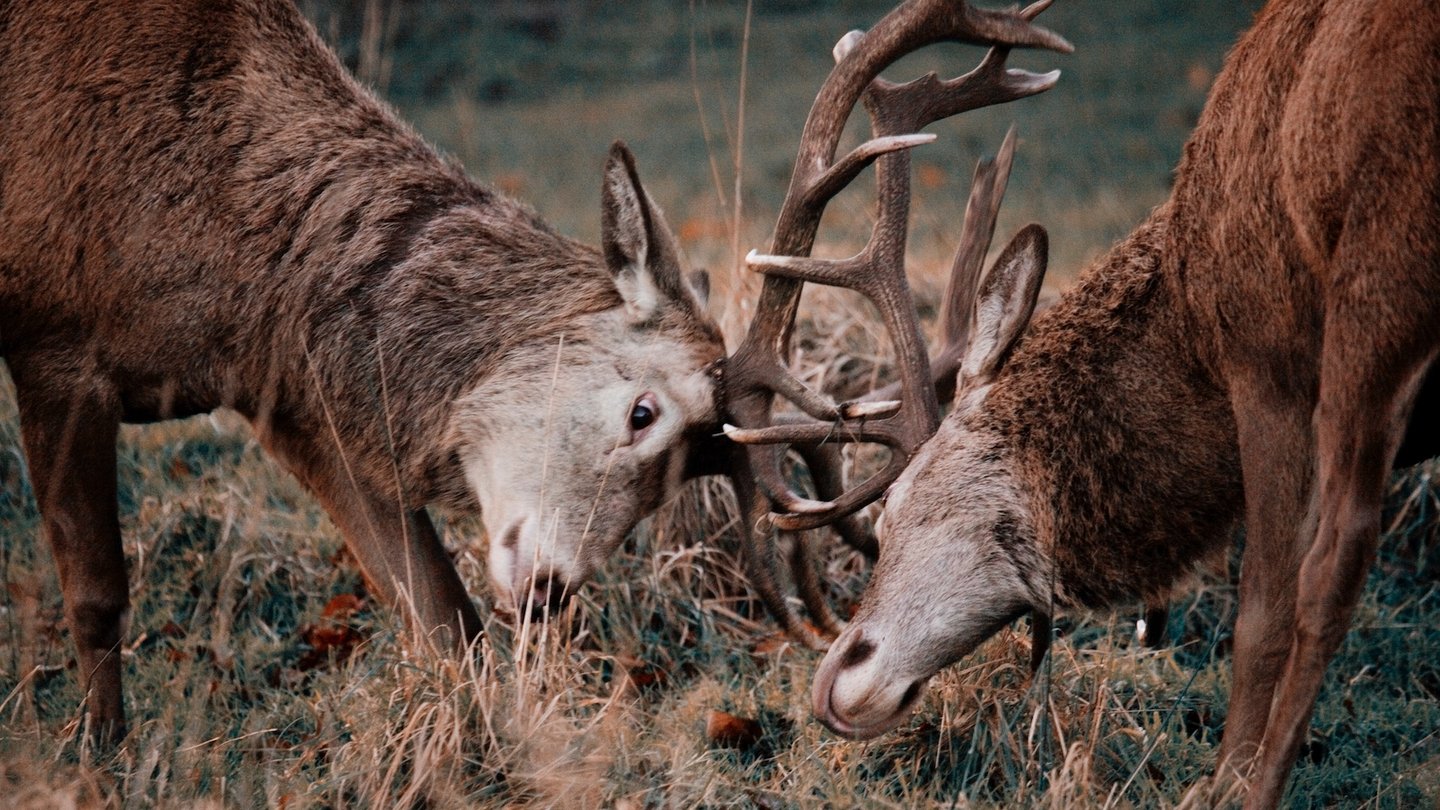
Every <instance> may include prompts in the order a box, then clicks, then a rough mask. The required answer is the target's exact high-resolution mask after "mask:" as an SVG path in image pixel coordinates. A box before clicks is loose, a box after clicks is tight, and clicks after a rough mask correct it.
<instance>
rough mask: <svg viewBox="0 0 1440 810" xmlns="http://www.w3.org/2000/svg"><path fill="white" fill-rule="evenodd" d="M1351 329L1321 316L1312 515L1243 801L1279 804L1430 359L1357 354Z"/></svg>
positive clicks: (1365, 562)
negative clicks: (1290, 635) (1282, 657)
mask: <svg viewBox="0 0 1440 810" xmlns="http://www.w3.org/2000/svg"><path fill="white" fill-rule="evenodd" d="M1337 333H1338V334H1337ZM1354 334H1363V332H1356V331H1347V330H1343V329H1332V328H1331V323H1330V322H1327V336H1330V337H1331V340H1333V344H1332V342H1331V340H1327V345H1326V352H1325V354H1324V355H1323V362H1324V365H1323V368H1322V371H1321V384H1320V404H1319V407H1318V409H1317V410H1316V413H1315V434H1316V454H1317V458H1318V462H1319V463H1318V473H1317V477H1318V481H1317V484H1318V492H1319V503H1318V517H1319V521H1318V525H1317V527H1316V532H1315V537H1314V542H1313V544H1312V545H1310V547H1309V549H1308V550H1307V552H1306V554H1305V558H1304V562H1303V564H1302V566H1301V568H1300V589H1299V591H1300V594H1299V598H1298V600H1297V605H1296V612H1295V639H1294V645H1293V647H1292V648H1291V650H1290V654H1289V660H1288V661H1287V663H1286V667H1285V672H1284V676H1283V677H1282V679H1281V681H1280V686H1279V689H1278V691H1277V693H1276V696H1275V701H1274V704H1273V707H1272V708H1271V712H1270V718H1269V723H1268V724H1267V726H1266V730H1265V741H1264V745H1263V746H1262V752H1261V759H1260V768H1259V771H1258V773H1257V780H1256V783H1255V785H1254V786H1253V787H1252V789H1251V793H1250V795H1249V796H1248V797H1247V799H1246V807H1247V808H1252V810H1254V809H1255V808H1272V807H1275V806H1277V805H1278V804H1279V801H1280V797H1281V794H1282V793H1283V791H1284V788H1285V781H1286V778H1287V777H1288V776H1289V773H1290V769H1291V767H1292V766H1293V765H1294V762H1295V758H1296V756H1297V755H1298V753H1299V750H1300V745H1301V743H1303V742H1304V740H1305V736H1306V733H1307V731H1308V730H1309V727H1310V716H1311V713H1312V712H1313V711H1314V708H1315V699H1316V697H1317V695H1318V694H1319V692H1320V686H1321V684H1322V683H1323V681H1324V678H1325V669H1326V667H1327V666H1328V665H1329V663H1330V659H1331V658H1332V657H1333V656H1334V654H1335V651H1336V650H1337V649H1338V648H1339V646H1340V642H1341V641H1342V640H1344V638H1345V634H1346V632H1347V631H1348V630H1349V628H1350V619H1351V615H1352V613H1353V612H1354V608H1355V603H1356V602H1357V601H1358V600H1359V598H1360V593H1361V591H1362V590H1363V588H1364V585H1365V576H1366V573H1367V572H1368V571H1369V570H1370V567H1371V564H1372V563H1373V562H1374V560H1375V547H1376V543H1377V541H1378V539H1379V534H1380V504H1381V500H1382V498H1383V496H1384V490H1385V481H1386V478H1387V475H1388V473H1389V470H1390V465H1391V462H1392V460H1393V459H1394V457H1395V451H1396V448H1397V447H1398V446H1399V444H1400V440H1401V438H1402V436H1403V435H1404V430H1405V423H1406V419H1407V418H1408V416H1409V413H1410V410H1411V404H1412V402H1413V401H1414V395H1415V392H1416V390H1417V389H1418V387H1419V384H1420V380H1421V378H1422V376H1423V373H1424V368H1425V365H1427V364H1428V363H1424V364H1419V367H1418V368H1414V367H1412V368H1408V369H1406V368H1403V366H1401V364H1400V363H1394V364H1383V363H1382V364H1377V363H1376V362H1375V359H1374V358H1373V357H1363V358H1356V357H1355V356H1354V355H1355V354H1356V353H1357V352H1361V351H1365V350H1366V348H1367V347H1370V341H1365V340H1354V339H1353V338H1349V339H1347V338H1346V337H1345V336H1347V335H1354ZM1372 350H1373V349H1372ZM1387 366H1388V367H1387ZM1396 366H1401V368H1400V369H1398V371H1399V373H1396V371H1397V369H1396ZM1397 381H1398V382H1397Z"/></svg>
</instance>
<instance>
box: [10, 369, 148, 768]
mask: <svg viewBox="0 0 1440 810" xmlns="http://www.w3.org/2000/svg"><path fill="white" fill-rule="evenodd" d="M11 368H12V371H14V374H15V381H16V390H17V400H18V405H19V410H20V435H21V441H22V443H23V445H24V448H25V458H26V461H27V463H28V465H29V468H30V483H31V486H32V487H33V488H34V490H35V501H36V504H37V505H38V506H39V508H40V515H41V518H42V521H43V523H44V526H45V536H46V538H47V539H48V540H49V543H50V550H51V553H52V554H54V555H55V567H56V569H57V570H58V571H59V574H60V590H61V593H62V595H63V597H64V601H65V620H66V622H67V623H68V624H69V626H70V637H71V639H72V640H73V641H74V643H75V654H76V660H77V663H78V665H79V673H80V687H81V689H83V690H84V691H85V704H86V707H87V709H88V710H89V714H90V724H91V725H90V731H91V734H92V735H93V736H94V737H95V738H97V739H99V740H102V741H106V742H118V741H119V740H120V739H121V738H123V737H124V736H125V704H124V700H123V698H122V696H121V690H120V643H121V640H122V636H123V634H124V624H125V621H124V620H125V618H126V615H127V613H128V609H129V591H128V588H127V585H126V577H125V551H124V547H123V546H122V545H121V542H120V522H119V519H118V518H117V517H116V505H115V440H116V436H117V433H118V432H119V426H120V415H119V410H118V407H117V406H116V405H115V403H114V401H113V399H112V398H110V397H106V396H104V395H102V394H100V393H97V392H93V391H88V390H84V389H83V388H81V387H80V386H78V385H77V386H76V387H75V390H65V391H58V390H53V388H51V389H41V388H40V387H39V386H38V385H36V384H34V383H33V382H32V380H31V379H30V375H27V374H26V373H25V372H26V371H27V370H28V369H25V368H24V366H23V365H22V364H20V363H12V365H11Z"/></svg>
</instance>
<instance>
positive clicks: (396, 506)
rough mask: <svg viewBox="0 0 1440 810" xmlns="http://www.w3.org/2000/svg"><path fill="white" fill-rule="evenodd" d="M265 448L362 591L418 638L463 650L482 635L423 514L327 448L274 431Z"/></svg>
mask: <svg viewBox="0 0 1440 810" xmlns="http://www.w3.org/2000/svg"><path fill="white" fill-rule="evenodd" d="M262 438H263V440H264V442H265V445H266V447H267V448H268V449H269V450H270V451H271V452H272V453H273V454H274V455H275V456H276V457H278V458H279V459H280V460H281V461H282V463H284V464H285V465H286V466H287V467H288V468H289V469H290V471H291V472H292V473H294V474H295V476H296V477H297V478H299V479H300V481H301V482H302V483H304V484H305V486H306V487H307V488H308V489H309V490H310V491H311V493H313V494H314V495H315V497H316V499H317V500H319V501H320V504H321V505H322V506H324V507H325V511H326V512H327V513H328V514H329V515H330V519H331V520H332V521H334V523H335V525H336V526H337V527H338V528H339V529H340V533H341V535H342V536H343V537H344V539H345V546H346V548H348V549H349V550H350V553H351V554H353V555H354V557H355V560H356V561H357V562H358V563H359V564H360V571H361V573H362V574H363V575H364V576H365V581H366V584H367V585H368V586H369V588H370V590H371V592H372V593H374V594H376V595H377V596H378V597H379V598H380V599H381V601H383V602H385V603H386V604H388V605H391V606H392V607H395V608H397V609H399V610H400V611H401V613H402V614H403V615H404V616H405V618H406V620H407V622H408V623H409V625H410V627H411V629H412V630H414V631H416V632H417V633H419V634H420V635H421V636H424V637H431V636H432V635H434V634H435V633H436V632H437V631H439V632H440V633H441V634H442V635H444V636H447V637H448V641H447V642H442V643H449V644H452V645H455V646H461V647H463V646H465V645H467V644H469V643H470V642H472V641H474V640H476V639H478V638H479V637H480V635H481V633H482V628H481V623H480V616H479V614H478V613H476V611H475V604H474V602H472V601H471V599H470V594H469V592H468V591H466V589H465V583H464V582H462V581H461V580H460V574H459V573H458V572H457V571H456V570H455V565H454V563H452V562H451V561H450V556H449V555H448V554H447V553H446V552H445V546H444V544H442V543H441V542H440V537H439V535H438V534H436V532H435V526H434V524H432V523H431V522H430V518H429V516H427V515H426V514H425V511H424V509H422V508H419V507H415V506H408V505H406V504H403V503H401V502H400V500H399V499H398V498H396V497H395V496H394V495H393V494H391V495H388V496H387V495H382V494H380V493H378V492H376V491H374V490H373V489H372V488H370V487H367V486H366V485H365V484H364V483H363V482H362V481H360V480H359V479H358V478H357V477H356V476H355V475H353V474H352V472H351V470H350V469H349V468H347V466H346V464H345V461H344V459H343V458H341V457H339V455H338V453H335V452H332V451H331V449H330V448H329V447H324V448H320V447H316V446H315V445H316V443H313V442H309V441H306V440H304V439H301V438H298V434H295V433H293V432H289V431H283V430H277V429H275V428H274V426H271V427H270V429H268V430H266V431H265V433H264V434H263V436H262Z"/></svg>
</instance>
